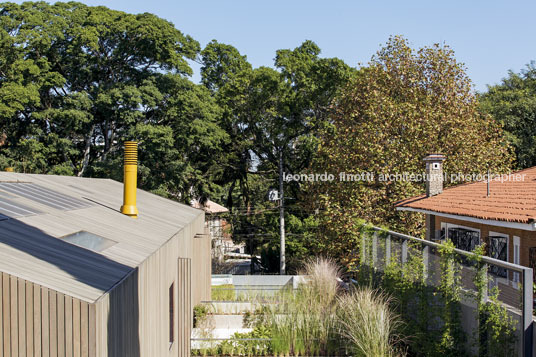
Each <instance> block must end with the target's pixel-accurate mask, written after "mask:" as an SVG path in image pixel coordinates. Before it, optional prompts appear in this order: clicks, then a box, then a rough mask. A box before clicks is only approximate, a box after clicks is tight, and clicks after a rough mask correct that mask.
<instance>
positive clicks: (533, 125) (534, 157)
mask: <svg viewBox="0 0 536 357" xmlns="http://www.w3.org/2000/svg"><path fill="white" fill-rule="evenodd" d="M479 100H480V107H481V109H482V110H483V111H484V112H485V113H488V114H491V115H492V116H493V117H494V118H495V119H496V120H497V121H498V122H500V123H501V125H503V126H504V130H505V132H506V137H507V138H508V141H509V142H510V143H511V144H512V146H513V147H514V149H515V153H516V166H517V168H519V169H523V168H527V167H531V166H535V165H536V63H534V62H531V63H530V64H528V65H527V67H526V68H525V69H524V70H522V71H521V73H514V72H509V73H508V77H507V78H505V79H503V80H502V83H501V84H498V85H494V86H489V87H488V91H487V92H486V93H483V94H482V95H480V98H479Z"/></svg>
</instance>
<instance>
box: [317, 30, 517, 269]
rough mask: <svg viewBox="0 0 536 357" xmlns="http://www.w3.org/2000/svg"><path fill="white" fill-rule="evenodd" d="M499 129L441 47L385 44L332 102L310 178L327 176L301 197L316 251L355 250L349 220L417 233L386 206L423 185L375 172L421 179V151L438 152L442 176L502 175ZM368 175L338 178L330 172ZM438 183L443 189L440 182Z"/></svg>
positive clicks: (505, 153) (503, 148) (504, 149)
mask: <svg viewBox="0 0 536 357" xmlns="http://www.w3.org/2000/svg"><path fill="white" fill-rule="evenodd" d="M509 151H510V150H509V146H508V144H507V143H506V141H505V140H504V138H503V132H502V129H501V126H500V125H499V124H497V123H496V122H495V121H492V120H490V119H489V118H488V117H486V116H484V115H482V114H481V113H480V112H479V110H478V102H477V100H476V98H475V96H474V95H473V94H472V91H471V82H470V80H469V78H468V77H467V75H466V74H465V69H464V67H463V66H462V65H461V64H460V63H458V62H457V61H456V59H455V58H454V53H453V51H452V50H451V49H450V48H449V47H448V46H440V45H434V46H432V47H424V48H421V49H419V50H417V51H415V50H413V49H411V48H410V47H409V45H408V43H407V41H406V40H405V39H403V38H401V37H393V38H391V39H390V40H389V41H388V42H387V44H386V45H385V46H384V47H383V48H382V49H380V50H379V51H378V53H377V54H376V55H375V56H374V57H373V58H372V60H371V62H370V63H369V65H368V67H363V68H361V69H360V70H359V72H358V73H357V74H356V75H355V76H353V78H352V79H351V81H350V83H349V84H348V85H347V86H345V87H344V89H343V90H342V91H341V94H340V95H339V96H337V97H336V99H335V100H334V102H333V115H332V116H331V120H330V125H328V126H326V127H325V128H324V129H323V130H322V133H321V136H320V145H319V150H318V153H317V156H316V157H315V160H314V163H313V165H312V169H311V170H312V172H327V173H331V174H333V175H334V180H333V181H332V182H330V181H326V182H315V183H313V184H311V185H310V187H309V189H308V191H307V197H308V200H307V201H308V208H309V209H312V210H315V209H318V211H319V212H320V213H321V214H320V215H319V218H320V219H321V224H320V226H321V227H322V232H321V235H322V236H323V237H326V238H327V239H328V240H329V243H328V244H327V245H326V247H325V249H326V252H329V254H330V255H331V256H334V257H336V258H337V259H340V261H341V262H343V263H344V264H345V265H351V264H352V262H351V261H348V252H349V251H351V250H352V249H353V248H352V247H355V246H356V245H355V243H356V242H355V240H354V237H356V236H357V233H358V231H359V226H357V225H356V224H354V220H355V219H356V218H357V217H359V218H363V219H366V220H367V221H369V222H371V223H373V224H377V225H378V224H386V225H388V226H389V227H391V228H392V229H394V230H397V231H400V232H403V233H409V234H412V235H417V236H421V235H422V234H423V231H424V219H423V218H424V217H423V216H422V215H418V214H414V213H407V212H400V211H397V210H396V209H395V207H394V203H395V202H397V201H399V200H401V199H404V198H408V197H411V196H414V195H418V194H421V193H423V192H424V187H425V186H424V183H423V182H413V181H410V180H394V181H393V180H390V179H385V178H384V179H382V178H381V176H380V175H382V174H384V175H385V174H403V173H405V172H407V173H422V172H423V171H424V163H423V161H422V159H423V158H424V157H425V156H426V155H427V154H428V153H431V152H441V153H443V154H445V155H446V156H447V160H446V161H445V164H444V169H445V172H446V173H464V174H471V173H478V172H487V170H488V169H489V170H491V171H492V172H502V171H504V170H506V169H508V168H509V167H510V164H511V159H512V157H511V154H510V152H509ZM362 172H363V173H371V174H373V175H374V179H373V180H370V182H369V181H367V180H360V181H340V180H339V174H340V173H354V174H359V173H362ZM447 184H450V183H449V182H447Z"/></svg>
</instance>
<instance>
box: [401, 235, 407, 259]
mask: <svg viewBox="0 0 536 357" xmlns="http://www.w3.org/2000/svg"><path fill="white" fill-rule="evenodd" d="M401 260H402V264H406V262H407V261H408V240H407V239H403V240H402V252H401Z"/></svg>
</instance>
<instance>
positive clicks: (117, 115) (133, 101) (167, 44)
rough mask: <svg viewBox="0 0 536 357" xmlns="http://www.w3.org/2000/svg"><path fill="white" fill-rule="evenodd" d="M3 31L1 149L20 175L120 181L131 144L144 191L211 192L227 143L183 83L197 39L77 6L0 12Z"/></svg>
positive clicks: (212, 106)
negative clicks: (125, 145) (136, 145)
mask: <svg viewBox="0 0 536 357" xmlns="http://www.w3.org/2000/svg"><path fill="white" fill-rule="evenodd" d="M0 22H1V24H2V26H1V27H2V32H1V33H0V53H2V55H3V58H5V59H6V61H3V62H2V64H1V65H2V66H3V70H2V71H1V72H0V73H1V74H0V103H1V104H0V134H2V136H3V137H4V140H3V144H2V146H1V148H0V150H1V154H2V155H3V156H4V157H7V158H9V160H10V161H11V162H12V164H13V166H14V167H15V169H16V170H17V171H22V172H30V173H55V174H71V175H72V174H76V175H79V176H82V175H91V176H98V177H101V176H103V177H112V178H114V179H121V177H122V173H121V171H120V170H119V167H120V162H121V160H120V156H121V154H120V152H119V151H120V150H119V148H120V147H121V145H122V142H123V141H125V140H128V139H131V140H132V139H137V140H140V141H141V146H140V152H141V155H140V158H141V160H142V166H141V167H140V186H141V187H142V188H145V189H147V190H152V191H155V192H158V193H162V194H164V195H166V196H169V197H173V198H176V199H180V200H182V201H189V198H190V197H191V196H192V195H195V196H200V195H204V194H208V193H213V192H214V191H217V190H215V189H214V187H211V185H210V184H209V183H208V180H207V177H206V176H207V175H208V173H210V172H211V171H214V170H215V169H214V166H215V163H216V162H217V157H218V155H219V154H220V153H221V150H220V145H221V144H222V143H223V142H225V140H227V135H226V133H225V132H224V131H223V130H222V129H221V128H220V127H219V126H218V125H217V119H218V117H219V114H220V108H219V107H218V106H217V104H216V103H215V102H214V100H213V99H212V98H211V96H210V92H209V91H208V90H206V89H205V88H204V87H203V86H201V85H195V84H193V83H191V82H190V81H189V80H188V79H187V78H186V76H188V75H190V74H191V73H192V70H191V68H190V67H189V65H188V63H187V60H192V59H194V58H195V57H196V55H197V53H198V52H199V50H200V48H199V44H198V43H197V41H195V40H193V39H192V38H191V37H190V36H187V35H184V34H183V33H182V32H180V31H179V30H177V29H176V28H175V27H174V26H173V25H172V24H171V23H169V22H168V21H166V20H163V19H161V18H159V17H157V16H155V15H152V14H148V13H145V14H138V15H133V14H126V13H124V12H120V11H114V10H110V9H108V8H106V7H103V6H99V7H91V6H86V5H84V4H81V3H76V2H69V3H56V4H54V5H49V4H47V3H45V2H25V3H23V4H21V5H18V4H14V3H3V4H1V5H0ZM14 95H15V96H16V97H17V98H16V99H14V98H12V96H14Z"/></svg>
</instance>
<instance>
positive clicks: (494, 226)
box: [395, 154, 536, 286]
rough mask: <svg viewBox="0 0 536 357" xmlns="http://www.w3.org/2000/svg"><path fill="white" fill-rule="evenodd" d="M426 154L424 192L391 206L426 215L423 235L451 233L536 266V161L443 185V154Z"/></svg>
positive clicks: (466, 245)
mask: <svg viewBox="0 0 536 357" xmlns="http://www.w3.org/2000/svg"><path fill="white" fill-rule="evenodd" d="M424 160H425V162H426V178H427V179H426V183H427V185H426V194H423V195H420V196H416V197H412V198H408V199H405V200H402V201H399V202H397V203H396V204H395V207H396V209H397V210H402V211H414V212H420V213H424V214H425V215H426V239H429V240H436V241H441V240H445V239H450V240H451V241H452V242H453V243H454V245H455V246H456V247H457V248H459V249H463V250H467V251H471V250H473V249H474V248H475V247H476V246H477V245H479V244H481V243H485V244H486V251H487V255H489V256H491V257H493V258H496V259H500V260H504V261H508V262H510V263H515V264H520V265H524V266H528V267H531V268H533V269H536V167H532V168H529V169H525V170H522V171H518V172H516V173H514V174H510V175H503V176H497V177H494V178H491V179H490V178H486V179H485V180H482V181H478V182H470V183H464V184H460V185H457V186H453V187H449V188H446V189H443V181H444V179H445V175H444V174H443V168H442V167H443V161H444V160H445V157H444V156H443V155H441V154H431V155H429V156H427V157H426V158H425V159H424ZM490 272H491V273H492V274H494V275H495V276H497V277H499V278H502V279H501V280H502V282H503V283H511V284H510V285H512V286H513V285H515V284H514V283H515V282H518V281H519V276H516V274H515V273H511V274H508V272H506V270H501V269H500V268H497V267H495V269H494V270H490ZM509 275H510V276H509Z"/></svg>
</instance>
